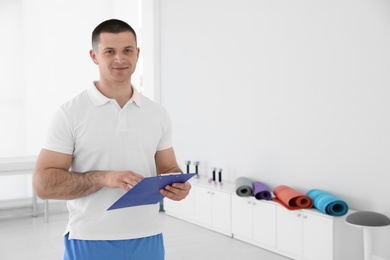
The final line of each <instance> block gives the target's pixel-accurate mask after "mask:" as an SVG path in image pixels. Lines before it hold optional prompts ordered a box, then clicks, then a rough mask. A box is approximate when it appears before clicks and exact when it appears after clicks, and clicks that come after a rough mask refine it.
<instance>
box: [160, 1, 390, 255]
mask: <svg viewBox="0 0 390 260" xmlns="http://www.w3.org/2000/svg"><path fill="white" fill-rule="evenodd" d="M160 16H161V17H160V19H161V28H160V30H161V101H162V104H163V105H164V106H165V107H166V108H167V109H168V111H169V113H170V115H171V117H172V121H173V127H174V142H175V144H174V145H175V150H176V153H177V158H178V160H179V162H180V163H181V166H182V168H183V169H184V168H185V166H184V161H185V160H200V161H201V163H202V165H201V167H200V169H201V174H202V175H207V176H210V175H211V167H214V166H216V167H222V168H223V169H224V174H225V178H226V179H227V180H230V181H234V180H235V179H236V178H237V177H238V176H248V177H252V178H254V179H257V180H260V181H263V182H265V183H266V184H268V185H269V186H270V188H273V187H275V186H277V185H281V184H285V185H289V186H291V187H294V188H296V189H299V190H301V191H302V192H307V191H308V190H309V189H313V188H319V189H324V190H326V191H328V192H331V193H333V194H334V195H336V196H339V197H340V198H342V199H343V200H345V201H347V203H348V204H349V205H350V207H351V208H353V209H356V210H373V211H378V212H381V213H384V214H386V215H388V216H390V207H389V205H390V196H389V191H388V186H389V182H388V181H387V178H386V175H388V173H389V172H390V164H389V162H390V161H389V158H390V137H389V136H390V135H389V133H390V120H389V112H390V102H389V98H390V88H389V86H390V52H389V46H390V2H389V1H385V0H374V1H365V0H359V1H355V0H354V1H353V0H343V1H336V0H333V1H308V0H299V1H289V0H278V1H266V0H260V1H259V0H215V1H208V0H196V1H195V0H194V1H191V0H187V1H182V0H169V1H167V0H162V1H161V14H160ZM375 239H376V241H375V242H376V248H375V254H376V255H378V256H381V257H384V258H386V259H390V248H389V247H388V246H386V245H388V243H389V242H390V229H384V230H383V231H380V232H377V233H376V236H375Z"/></svg>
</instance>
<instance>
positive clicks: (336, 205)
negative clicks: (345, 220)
mask: <svg viewBox="0 0 390 260" xmlns="http://www.w3.org/2000/svg"><path fill="white" fill-rule="evenodd" d="M307 196H309V197H310V198H311V199H312V200H313V204H314V207H315V208H316V209H318V210H319V211H321V212H322V213H324V214H328V215H331V216H336V217H340V216H344V215H345V214H347V212H348V204H347V203H346V202H345V201H342V200H340V199H339V198H337V197H335V196H333V195H331V194H329V193H327V192H325V191H322V190H318V189H313V190H310V191H308V192H307Z"/></svg>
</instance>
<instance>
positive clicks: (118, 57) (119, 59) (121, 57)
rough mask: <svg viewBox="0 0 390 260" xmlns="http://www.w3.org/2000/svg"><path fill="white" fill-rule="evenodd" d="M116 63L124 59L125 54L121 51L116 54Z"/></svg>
mask: <svg viewBox="0 0 390 260" xmlns="http://www.w3.org/2000/svg"><path fill="white" fill-rule="evenodd" d="M114 61H115V62H116V63H122V62H123V61H124V56H123V55H122V54H121V53H117V54H116V55H115V60H114Z"/></svg>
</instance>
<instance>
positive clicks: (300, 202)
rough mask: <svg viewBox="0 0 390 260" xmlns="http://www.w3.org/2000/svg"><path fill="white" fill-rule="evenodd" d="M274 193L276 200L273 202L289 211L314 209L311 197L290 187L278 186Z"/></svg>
mask: <svg viewBox="0 0 390 260" xmlns="http://www.w3.org/2000/svg"><path fill="white" fill-rule="evenodd" d="M273 192H274V194H275V196H276V198H273V199H272V200H274V201H276V202H278V203H280V204H282V205H283V206H285V207H286V208H287V209H308V208H311V207H313V201H312V200H311V198H310V197H309V196H307V195H305V194H303V193H301V192H299V191H297V190H294V189H293V188H290V187H288V186H285V185H280V186H277V187H275V189H274V191H273Z"/></svg>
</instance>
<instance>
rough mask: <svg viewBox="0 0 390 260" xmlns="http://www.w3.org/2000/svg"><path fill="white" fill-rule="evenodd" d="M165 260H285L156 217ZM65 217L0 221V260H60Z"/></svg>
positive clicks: (222, 236)
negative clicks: (161, 225)
mask: <svg viewBox="0 0 390 260" xmlns="http://www.w3.org/2000/svg"><path fill="white" fill-rule="evenodd" d="M160 214H161V217H162V218H163V221H164V241H165V250H166V260H184V259H186V260H209V259H210V260H211V259H213V260H214V259H224V260H236V259H237V260H242V259H245V260H255V259H256V260H259V259H263V260H286V259H288V258H285V257H282V256H280V255H277V254H273V253H271V252H269V251H266V250H262V249H260V248H258V247H255V246H252V245H249V244H247V243H243V242H241V241H238V240H236V239H233V238H230V237H227V236H224V235H221V234H218V233H216V232H213V231H210V230H207V229H204V228H202V227H199V226H196V225H193V224H190V223H187V222H185V221H181V220H178V219H176V218H172V217H170V216H167V215H165V214H164V213H160ZM66 222H67V214H66V213H56V214H51V215H50V219H49V223H46V224H45V223H44V221H43V217H42V216H39V217H37V218H31V217H23V218H15V219H6V220H0V260H30V259H31V260H57V259H58V260H61V259H62V255H63V250H64V247H63V241H62V232H63V230H64V227H65V225H66Z"/></svg>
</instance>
